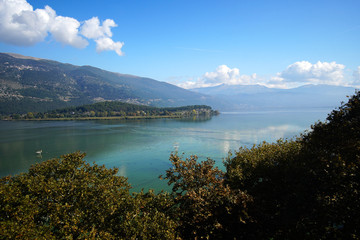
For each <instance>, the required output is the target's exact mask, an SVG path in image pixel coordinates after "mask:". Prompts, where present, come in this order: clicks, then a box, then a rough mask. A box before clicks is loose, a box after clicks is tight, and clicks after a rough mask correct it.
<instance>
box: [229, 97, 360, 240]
mask: <svg viewBox="0 0 360 240" xmlns="http://www.w3.org/2000/svg"><path fill="white" fill-rule="evenodd" d="M225 165H226V169H227V172H226V175H225V179H226V182H227V183H228V184H229V186H231V188H232V189H240V190H242V191H246V192H247V193H248V194H249V195H250V196H251V197H252V198H253V202H252V203H251V204H249V205H248V207H249V209H248V212H249V215H250V216H251V217H252V218H253V220H254V221H253V222H249V224H246V228H245V231H244V232H245V233H247V235H248V236H251V237H252V238H261V239H271V238H273V239H299V238H300V239H358V238H359V237H360V232H359V227H358V226H359V225H360V219H359V217H358V216H359V215H360V174H359V170H360V94H359V92H357V93H356V94H355V95H354V96H352V97H351V98H349V101H348V102H347V103H346V104H343V105H342V106H341V107H340V108H339V109H338V110H334V111H333V112H332V113H331V114H329V116H328V118H327V121H326V122H318V123H316V124H315V125H314V126H312V130H311V131H309V132H305V133H304V134H302V135H301V136H300V137H299V138H297V139H295V140H288V141H284V140H280V141H278V142H277V143H273V144H270V143H263V144H260V145H258V146H254V147H253V148H251V149H247V148H240V150H239V151H238V152H236V153H235V156H234V157H229V158H228V159H227V160H226V163H225Z"/></svg>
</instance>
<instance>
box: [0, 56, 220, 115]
mask: <svg viewBox="0 0 360 240" xmlns="http://www.w3.org/2000/svg"><path fill="white" fill-rule="evenodd" d="M104 100H119V101H124V102H130V103H138V104H146V105H152V106H174V107H175V106H182V105H195V104H198V105H201V104H210V105H211V102H214V100H213V99H212V97H210V96H204V95H202V94H200V93H194V92H191V91H188V90H185V89H182V88H179V87H176V86H174V85H171V84H168V83H165V82H159V81H156V80H153V79H150V78H143V77H137V76H132V75H125V74H119V73H113V72H108V71H105V70H102V69H99V68H95V67H91V66H74V65H71V64H64V63H59V62H56V61H51V60H45V59H38V58H33V57H26V56H21V55H18V54H6V53H0V113H1V114H9V113H24V112H28V111H34V112H39V111H46V110H51V109H56V108H61V107H67V106H78V105H81V104H89V103H93V102H97V101H104Z"/></svg>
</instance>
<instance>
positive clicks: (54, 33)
mask: <svg viewBox="0 0 360 240" xmlns="http://www.w3.org/2000/svg"><path fill="white" fill-rule="evenodd" d="M1 6H2V7H1ZM46 6H48V7H46ZM359 12H360V1H358V0H338V1H332V0H327V1H322V0H320V1H316V0H315V1H314V0H313V1H304V0H302V1H269V0H262V1H259V0H253V1H250V0H249V1H240V0H238V1H226V0H222V1H211V0H207V1H193V0H192V1H187V0H181V1H180V0H178V1H171V0H166V1H165V0H163V1H151V0H146V1H145V0H144V1H140V0H126V1H119V0H106V1H100V0H88V1H68V0H58V1H54V0H36V1H35V0H28V1H26V0H0V52H15V53H19V54H23V55H28V56H34V57H39V58H46V59H53V60H56V61H60V62H66V63H71V64H75V65H92V66H95V67H99V68H102V69H105V70H109V71H114V72H120V73H126V74H133V75H138V76H144V77H150V78H153V79H156V80H159V81H166V82H169V83H172V84H177V85H179V86H182V87H186V88H191V87H201V86H215V85H218V84H222V83H226V84H262V85H266V86H269V87H282V88H289V87H296V86H299V85H304V84H309V83H311V84H333V85H345V86H359V85H360V57H359V56H360V44H359V43H360V14H359ZM107 19H108V20H107Z"/></svg>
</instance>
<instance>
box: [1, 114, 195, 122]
mask: <svg viewBox="0 0 360 240" xmlns="http://www.w3.org/2000/svg"><path fill="white" fill-rule="evenodd" d="M192 117H200V116H189V117H184V116H170V115H164V116H124V117H120V116H115V117H74V118H33V119H1V121H76V120H80V121H88V120H127V119H162V118H170V119H172V118H174V119H186V118H192Z"/></svg>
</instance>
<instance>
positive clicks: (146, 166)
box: [0, 112, 327, 190]
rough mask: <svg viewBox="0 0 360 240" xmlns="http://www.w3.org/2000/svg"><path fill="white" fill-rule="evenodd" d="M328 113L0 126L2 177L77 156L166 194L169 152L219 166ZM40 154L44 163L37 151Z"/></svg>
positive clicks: (290, 134) (306, 126)
mask: <svg viewBox="0 0 360 240" xmlns="http://www.w3.org/2000/svg"><path fill="white" fill-rule="evenodd" d="M326 113H327V112H318V113H314V112H310V113H261V114H259V113H257V114H221V115H219V116H215V117H213V118H211V119H208V118H202V119H201V118H199V119H195V120H194V119H183V120H179V119H141V120H116V121H115V120H101V121H83V122H81V121H69V122H68V121H66V122H0V159H1V161H0V174H1V176H4V175H7V174H15V173H19V172H22V171H26V170H27V169H28V168H29V167H30V165H31V164H33V163H36V162H41V161H44V160H46V159H49V158H53V157H58V156H60V155H62V154H65V153H70V152H74V151H77V150H80V151H83V152H86V153H87V157H86V159H87V161H89V162H93V161H95V162H96V163H98V164H105V165H106V166H107V167H118V168H119V174H120V175H123V176H126V177H128V178H129V182H130V183H131V184H132V185H133V186H135V187H136V190H138V189H140V188H157V189H160V188H166V183H165V182H160V181H159V180H158V179H157V177H158V176H159V175H160V174H163V173H164V172H165V170H166V169H168V168H169V167H170V162H169V160H168V159H169V156H170V153H171V152H174V151H178V152H179V153H183V152H184V153H185V155H186V156H189V155H192V154H196V155H198V156H199V157H200V158H201V159H205V158H207V157H210V158H212V159H214V160H216V161H217V164H218V165H219V166H221V165H222V163H221V162H222V159H223V158H225V157H226V156H227V154H228V152H229V151H234V150H237V149H238V148H239V147H240V146H247V147H251V146H252V145H253V144H258V143H260V142H262V141H268V142H274V141H276V140H277V139H279V138H292V137H294V136H297V135H299V134H300V133H301V132H303V131H304V130H306V129H309V126H310V125H311V124H312V123H314V122H315V121H317V120H319V119H320V120H324V119H325V117H326ZM39 149H42V150H43V152H42V157H43V158H42V159H41V158H38V157H37V155H36V153H35V152H36V151H37V150H39Z"/></svg>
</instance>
